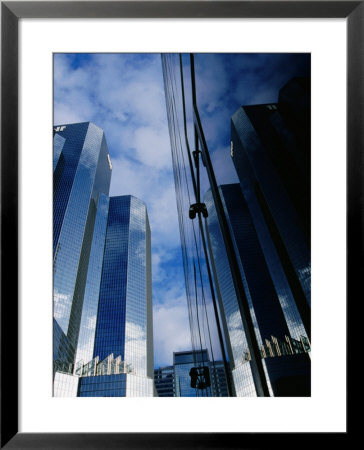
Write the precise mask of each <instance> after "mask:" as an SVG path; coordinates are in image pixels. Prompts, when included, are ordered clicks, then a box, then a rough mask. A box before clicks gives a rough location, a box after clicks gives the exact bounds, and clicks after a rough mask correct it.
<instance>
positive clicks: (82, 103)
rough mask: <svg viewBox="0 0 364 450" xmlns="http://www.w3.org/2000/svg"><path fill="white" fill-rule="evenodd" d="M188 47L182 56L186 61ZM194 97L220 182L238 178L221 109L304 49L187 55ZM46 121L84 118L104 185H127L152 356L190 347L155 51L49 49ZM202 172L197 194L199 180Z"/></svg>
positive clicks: (294, 69)
mask: <svg viewBox="0 0 364 450" xmlns="http://www.w3.org/2000/svg"><path fill="white" fill-rule="evenodd" d="M186 58H187V57H184V60H186V61H187V59H186ZM195 71H196V91H197V103H198V108H199V112H200V116H201V121H202V125H203V128H204V133H205V137H206V141H207V145H208V148H209V151H210V154H211V159H212V162H213V165H214V168H215V174H216V178H217V181H218V183H219V184H223V183H232V182H237V176H236V173H235V169H234V167H233V165H232V162H231V159H230V156H229V155H230V118H231V116H232V114H234V112H235V111H236V110H237V109H238V108H239V107H240V106H241V105H248V104H261V103H274V102H277V100H278V92H279V89H280V88H281V87H283V86H284V84H285V83H287V81H289V80H290V79H291V78H292V77H293V76H307V75H309V74H310V56H309V54H279V53H274V54H201V55H195ZM53 73H54V125H63V124H70V123H78V122H88V121H90V122H93V123H94V124H95V125H97V126H99V127H100V128H102V129H103V130H104V132H105V136H106V141H107V144H108V148H109V153H110V157H111V160H112V166H113V170H112V179H111V187H110V195H111V196H114V195H115V196H116V195H128V194H131V195H134V196H135V197H138V198H140V199H141V200H143V201H144V202H145V203H146V205H147V209H148V215H149V221H150V227H151V236H152V283H153V326H154V329H153V332H154V365H155V367H161V366H166V365H170V364H172V359H173V352H176V351H183V350H188V349H190V348H191V339H190V335H189V333H190V330H189V324H188V310H187V301H186V292H185V286H184V275H183V265H182V256H181V248H180V238H179V226H178V218H177V207H176V196H175V188H174V178H173V169H172V158H171V150H170V141H169V134H168V122H167V114H166V104H165V98H164V86H163V75H162V65H161V56H160V55H159V54H96V53H95V54H55V55H54V71H53ZM207 187H208V186H207V184H206V179H205V178H202V180H201V192H202V194H203V193H204V191H205V190H206V189H207Z"/></svg>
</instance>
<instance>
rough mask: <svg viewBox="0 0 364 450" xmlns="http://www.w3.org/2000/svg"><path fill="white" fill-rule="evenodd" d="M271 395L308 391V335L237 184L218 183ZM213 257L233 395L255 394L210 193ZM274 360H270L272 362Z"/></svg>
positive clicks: (208, 227)
mask: <svg viewBox="0 0 364 450" xmlns="http://www.w3.org/2000/svg"><path fill="white" fill-rule="evenodd" d="M219 191H220V196H221V198H222V201H223V205H224V210H225V215H226V218H227V221H228V225H229V229H230V233H231V236H232V238H233V243H234V250H235V252H236V254H237V256H238V262H239V268H240V272H241V277H242V280H243V285H244V290H245V294H246V297H247V300H248V303H249V310H250V314H251V316H252V320H253V324H254V331H255V334H256V337H257V341H258V345H259V348H260V349H261V355H262V358H263V362H264V369H265V374H266V378H267V382H268V387H269V391H270V394H271V395H278V396H279V395H297V396H302V395H309V392H310V358H309V356H308V355H307V354H306V350H308V348H307V349H306V347H305V346H304V344H305V343H307V342H308V341H307V336H306V333H305V330H304V327H303V325H302V320H301V318H300V315H299V313H298V310H297V307H296V305H295V303H294V301H287V299H286V298H283V297H280V296H279V293H280V292H281V290H280V288H281V286H279V285H278V284H277V282H276V284H277V286H276V285H275V284H274V282H273V279H272V276H271V273H270V272H272V271H275V270H277V269H276V267H275V266H274V267H271V268H270V269H271V270H269V268H268V265H267V262H266V260H265V257H264V252H263V251H262V248H261V246H260V243H259V240H258V236H257V232H256V230H255V227H254V223H253V220H252V218H251V215H250V212H249V209H248V207H247V203H246V201H245V199H244V196H243V194H242V191H241V188H240V185H239V184H231V185H222V186H220V187H219ZM204 200H205V202H206V206H207V209H208V212H209V216H208V218H207V222H206V228H207V235H208V241H209V249H210V253H211V261H212V266H213V270H214V275H215V280H216V288H217V293H218V299H219V306H220V311H221V318H222V322H223V328H224V330H225V336H226V343H227V349H228V354H229V360H230V363H231V366H232V375H233V380H234V386H235V391H236V395H237V396H255V395H256V391H255V387H254V382H253V376H252V372H251V368H250V363H249V361H250V358H251V355H250V352H249V347H248V344H247V341H246V337H245V332H244V325H243V322H242V319H241V315H240V311H239V305H238V301H237V298H236V295H235V291H234V287H233V283H232V279H231V275H230V270H229V264H228V260H227V256H226V251H225V247H224V243H223V239H222V234H221V231H220V227H219V224H218V219H217V214H216V210H215V206H214V202H213V199H212V195H211V192H208V193H207V194H206V195H205V199H204ZM273 359H274V361H273Z"/></svg>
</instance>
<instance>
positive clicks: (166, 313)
mask: <svg viewBox="0 0 364 450" xmlns="http://www.w3.org/2000/svg"><path fill="white" fill-rule="evenodd" d="M172 300H173V299H172ZM153 319H154V326H153V332H154V348H155V349H158V352H155V354H154V359H155V363H154V365H155V367H160V366H166V365H171V364H172V363H173V352H177V351H182V350H189V349H191V338H190V331H189V330H190V329H189V324H188V312H187V308H186V304H184V303H181V304H180V303H179V302H176V301H174V302H172V305H171V306H168V305H163V306H158V307H156V308H155V309H154V311H153Z"/></svg>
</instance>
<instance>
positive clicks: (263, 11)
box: [1, 0, 364, 449]
mask: <svg viewBox="0 0 364 450" xmlns="http://www.w3.org/2000/svg"><path fill="white" fill-rule="evenodd" d="M109 17H113V18H115V17H120V18H176V17H177V18H237V17H242V18H346V20H347V180H348V181H347V304H348V303H349V299H352V301H354V295H355V297H357V292H360V288H359V280H360V279H361V277H362V275H363V273H364V272H363V258H362V255H363V251H362V250H363V232H362V230H363V205H362V203H363V194H364V186H363V179H362V172H363V162H362V155H363V152H362V148H363V144H364V127H363V123H364V2H363V1H330V0H327V1H280V2H279V1H208V2H206V1H159V2H158V1H139V0H134V1H111V2H108V1H92V2H88V1H78V2H77V1H72V2H61V1H54V2H51V1H37V2H33V1H4V2H1V93H2V94H1V300H2V302H1V448H7V449H23V448H24V449H25V448H26V449H50V448H52V449H76V448H77V449H84V448H85V449H86V448H87V449H96V448H102V449H108V448H110V449H111V448H113V449H116V448H121V449H124V448H125V449H126V448H128V449H129V448H130V449H139V448H151V449H157V448H158V449H161V448H176V449H177V448H178V449H181V448H214V449H218V448H221V449H222V448H224V449H225V448H270V447H271V446H272V444H273V443H275V441H276V440H277V439H279V442H280V446H281V447H282V448H285V447H287V448H288V446H289V447H292V446H296V444H297V442H298V443H299V445H308V444H309V442H310V441H311V439H312V435H311V434H310V433H303V434H300V436H298V435H297V433H276V434H275V433H18V400H19V397H18V377H17V373H18V366H17V354H18V332H19V329H18V323H17V317H18V302H17V300H18V250H19V248H18V181H19V180H18V75H19V74H18V22H19V19H21V18H109ZM333 95H334V93H333ZM359 295H360V294H359ZM350 351H351V350H350V346H349V345H348V355H349V354H350ZM9 361H11V370H9V369H8V363H9ZM341 363H345V361H341ZM334 365H335V363H333V369H334ZM347 411H348V414H347V423H348V428H347V430H348V431H347V432H346V433H330V435H331V436H333V435H334V438H335V441H336V442H337V443H338V444H339V445H340V444H341V445H344V442H343V441H344V439H345V440H346V439H348V436H349V433H348V432H349V430H350V428H349V420H348V419H349V408H348V409H347ZM298 420H299V417H298ZM327 438H328V436H327V434H325V433H315V437H314V439H315V444H319V442H318V441H319V440H321V439H322V440H324V441H325V444H326V445H327Z"/></svg>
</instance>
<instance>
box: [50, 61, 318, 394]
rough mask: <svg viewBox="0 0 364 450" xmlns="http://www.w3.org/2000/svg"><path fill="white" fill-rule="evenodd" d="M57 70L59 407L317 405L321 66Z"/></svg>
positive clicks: (82, 65)
mask: <svg viewBox="0 0 364 450" xmlns="http://www.w3.org/2000/svg"><path fill="white" fill-rule="evenodd" d="M52 59H53V61H52V62H53V149H49V151H50V152H51V151H53V308H52V311H53V319H52V318H51V317H50V320H53V372H52V377H53V379H52V386H53V397H310V396H311V54H310V53H308V52H307V53H304V52H296V53H272V52H271V53H97V52H95V53H76V52H75V53H60V52H55V53H53V57H52ZM315 298H316V297H315ZM49 301H51V299H49ZM313 309H315V304H314V305H313ZM314 342H315V341H314ZM313 345H314V346H315V343H313ZM229 401H230V400H229Z"/></svg>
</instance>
